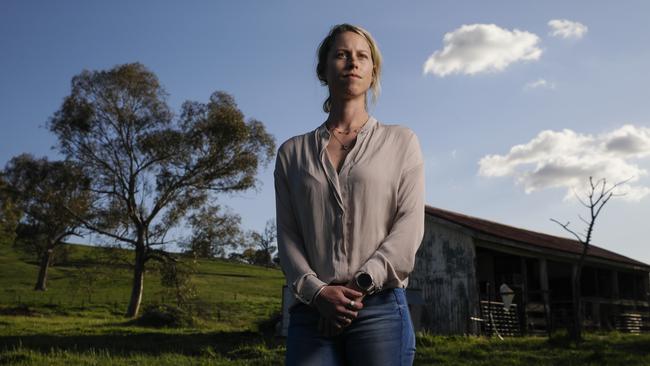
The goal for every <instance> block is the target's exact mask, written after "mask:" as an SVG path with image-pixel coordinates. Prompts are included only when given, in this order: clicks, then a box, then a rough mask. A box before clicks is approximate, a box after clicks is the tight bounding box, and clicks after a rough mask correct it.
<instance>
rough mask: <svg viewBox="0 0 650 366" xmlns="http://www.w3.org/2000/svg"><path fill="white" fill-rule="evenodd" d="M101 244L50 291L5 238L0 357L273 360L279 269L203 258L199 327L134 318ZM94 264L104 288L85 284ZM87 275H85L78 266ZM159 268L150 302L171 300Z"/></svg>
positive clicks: (500, 346) (0, 360)
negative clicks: (146, 323) (101, 260)
mask: <svg viewBox="0 0 650 366" xmlns="http://www.w3.org/2000/svg"><path fill="white" fill-rule="evenodd" d="M96 253H97V249H95V248H90V247H83V246H71V252H70V258H69V260H68V261H67V262H65V263H63V264H61V265H58V266H55V267H53V268H52V269H51V271H50V277H49V278H50V281H49V285H48V291H46V292H45V293H39V292H34V291H33V290H32V288H33V285H34V282H35V279H36V273H37V269H38V268H37V265H36V263H35V261H34V260H33V258H29V257H26V256H24V255H22V254H19V253H16V252H15V251H13V250H11V249H10V248H8V247H6V246H4V247H3V246H0V365H66V366H70V365H275V364H282V361H283V357H284V339H283V338H279V337H275V336H274V335H273V322H272V321H271V320H272V319H274V318H275V317H277V315H278V313H279V311H280V306H281V300H280V296H281V289H282V284H283V276H282V273H281V271H279V270H277V269H269V268H262V267H256V266H251V265H245V264H237V263H230V262H227V261H220V260H202V261H199V262H198V265H197V273H196V275H195V276H194V280H193V282H194V284H195V286H196V288H197V292H198V296H199V300H200V304H203V305H202V307H203V309H204V310H206V311H207V312H206V315H205V316H204V317H203V318H202V319H201V321H200V322H199V323H198V324H197V325H195V326H193V327H185V328H151V327H141V326H135V325H132V324H131V323H130V322H129V321H128V319H125V318H124V317H123V316H122V314H123V313H124V311H125V310H126V305H127V300H128V296H129V292H130V287H129V285H130V278H131V273H130V271H129V270H128V269H127V268H126V267H124V266H116V265H113V266H102V265H100V264H98V263H96V262H94V261H93V260H92V259H91V258H93V255H94V254H96ZM91 270H92V271H96V272H98V273H101V274H102V276H100V277H99V278H97V279H96V280H95V287H96V289H95V290H94V291H92V292H91V293H88V292H87V291H85V290H84V289H80V288H79V285H78V284H79V282H80V281H81V282H83V281H84V276H83V274H87V273H89V271H91ZM80 274H81V275H80ZM162 290H163V288H162V287H161V286H160V281H159V278H158V275H157V272H156V271H151V272H148V273H147V275H146V278H145V291H144V300H143V304H144V305H146V304H150V303H161V302H167V303H169V302H171V301H172V299H171V298H169V295H165V294H164V291H162ZM417 342H418V343H417V356H416V364H419V365H428V364H440V365H625V366H630V365H650V336H648V335H643V336H634V335H622V334H618V333H612V334H589V335H588V336H587V340H586V342H585V343H584V344H582V345H580V346H579V347H576V346H575V345H573V344H571V343H570V342H568V341H566V340H565V338H564V337H562V336H557V337H554V338H553V339H551V340H547V339H546V338H531V337H528V338H516V339H507V340H506V341H499V340H498V339H487V338H478V337H462V336H458V337H440V336H432V335H427V334H418V337H417Z"/></svg>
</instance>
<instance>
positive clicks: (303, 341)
mask: <svg viewBox="0 0 650 366" xmlns="http://www.w3.org/2000/svg"><path fill="white" fill-rule="evenodd" d="M363 305H364V306H363V309H361V310H359V315H358V316H357V318H356V319H354V320H353V321H352V324H350V325H349V326H347V327H346V328H344V331H343V332H342V333H341V334H339V335H337V336H334V337H324V336H321V335H320V334H319V332H318V320H319V319H320V313H319V312H318V310H317V309H315V308H313V307H310V306H307V305H304V304H299V305H296V306H294V307H293V308H292V309H291V310H290V311H289V314H290V319H289V334H288V337H287V353H286V365H288V366H294V365H301V366H302V365H328V366H329V365H382V366H384V365H385V366H392V365H412V364H413V358H414V357H415V333H414V331H413V324H412V323H411V316H410V315H409V309H408V305H407V303H406V294H405V290H404V289H403V288H395V289H389V290H385V291H382V292H380V293H377V294H374V295H370V296H366V297H365V298H364V299H363Z"/></svg>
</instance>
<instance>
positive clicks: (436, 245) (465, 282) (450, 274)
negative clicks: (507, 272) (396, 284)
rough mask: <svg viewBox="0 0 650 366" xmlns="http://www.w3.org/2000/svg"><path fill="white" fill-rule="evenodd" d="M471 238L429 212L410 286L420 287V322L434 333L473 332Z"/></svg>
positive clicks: (475, 305)
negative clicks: (423, 304) (439, 220)
mask: <svg viewBox="0 0 650 366" xmlns="http://www.w3.org/2000/svg"><path fill="white" fill-rule="evenodd" d="M475 256H476V253H475V249H474V242H473V240H472V238H471V237H470V236H469V235H468V234H467V233H465V232H463V231H462V230H460V229H456V228H453V227H451V226H448V225H444V224H441V223H439V222H438V221H436V219H435V218H432V217H430V216H429V215H427V216H426V218H425V233H424V238H423V240H422V245H421V246H420V249H419V251H418V253H417V256H416V262H415V268H414V270H413V272H412V273H411V276H410V279H409V287H411V288H419V289H421V290H422V295H423V297H424V302H425V306H424V309H423V314H422V319H421V321H422V326H423V328H425V329H427V330H428V331H430V332H432V333H434V334H469V333H471V334H476V333H477V328H478V327H477V323H476V322H474V321H472V320H471V319H470V318H471V317H478V316H479V308H478V303H479V301H478V288H477V283H476V274H475V268H474V262H475Z"/></svg>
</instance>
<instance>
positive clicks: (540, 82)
mask: <svg viewBox="0 0 650 366" xmlns="http://www.w3.org/2000/svg"><path fill="white" fill-rule="evenodd" d="M537 88H546V89H555V83H552V82H549V81H546V79H541V78H540V79H537V80H535V81H531V82H529V83H527V84H526V85H524V90H529V89H537Z"/></svg>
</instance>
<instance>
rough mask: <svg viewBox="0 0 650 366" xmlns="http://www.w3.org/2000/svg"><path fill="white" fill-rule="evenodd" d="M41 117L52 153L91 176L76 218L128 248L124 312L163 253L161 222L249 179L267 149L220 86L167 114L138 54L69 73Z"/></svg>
mask: <svg viewBox="0 0 650 366" xmlns="http://www.w3.org/2000/svg"><path fill="white" fill-rule="evenodd" d="M49 126H50V130H51V131H52V132H53V133H54V134H56V136H57V137H58V140H59V144H58V146H59V148H60V151H61V153H63V154H64V155H65V156H66V157H67V158H68V159H70V160H72V161H75V162H77V163H79V164H80V165H82V166H83V168H84V170H85V171H86V172H87V173H88V174H90V175H91V176H92V177H93V183H92V186H91V191H92V192H93V193H94V194H96V195H98V197H99V200H98V201H97V203H96V204H95V206H94V208H93V213H94V215H93V218H92V219H90V220H84V221H83V222H84V225H85V227H87V228H88V229H90V230H93V231H95V232H97V233H99V234H102V235H104V236H106V237H109V238H112V239H113V240H116V241H119V242H121V243H125V244H127V245H128V246H130V247H132V248H133V250H134V259H133V285H132V290H131V296H130V301H129V305H128V309H127V311H126V315H127V316H129V317H134V316H136V315H137V314H138V310H139V308H140V303H141V300H142V292H143V285H144V278H145V277H144V275H145V265H146V263H147V262H148V261H149V260H159V261H165V260H167V259H168V257H170V256H169V253H168V252H166V251H165V244H167V243H169V242H170V241H171V239H170V238H169V235H168V234H169V232H170V229H172V228H174V227H177V226H178V225H179V224H180V223H182V221H183V220H184V218H186V217H187V216H188V215H189V214H191V213H192V212H194V211H196V210H200V209H201V207H203V206H204V205H206V204H209V203H210V202H211V201H213V200H214V199H215V195H218V194H223V193H226V192H235V191H243V190H247V189H249V188H252V187H254V186H255V184H256V179H255V175H256V173H257V169H258V167H259V166H260V165H261V164H263V165H265V164H268V162H269V161H270V160H271V158H272V157H273V153H274V150H275V142H274V139H273V137H272V136H271V135H270V134H269V133H267V131H266V129H265V127H264V125H263V124H262V122H260V121H257V120H255V119H248V120H245V118H244V115H243V113H242V112H241V111H240V110H239V109H238V107H237V105H236V103H235V100H234V98H233V97H232V96H230V95H229V94H227V93H225V92H215V93H213V94H212V95H211V96H210V99H209V101H208V102H207V103H200V102H194V101H187V102H185V103H183V104H182V106H181V110H180V113H179V115H178V117H174V115H173V113H172V111H171V109H170V107H169V106H168V104H167V94H166V92H165V90H164V89H163V87H162V86H161V85H160V82H159V80H158V78H157V77H156V75H155V74H154V73H153V72H151V71H149V70H148V69H147V68H146V67H145V66H143V65H142V64H139V63H131V64H124V65H118V66H115V67H114V68H112V69H110V70H102V71H87V70H86V71H83V72H81V73H80V74H79V75H76V76H75V77H73V79H72V89H71V93H70V95H68V96H67V97H65V99H64V101H63V103H62V105H61V107H60V108H59V109H58V110H57V111H56V112H55V114H54V115H53V116H52V118H51V120H50V123H49Z"/></svg>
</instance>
